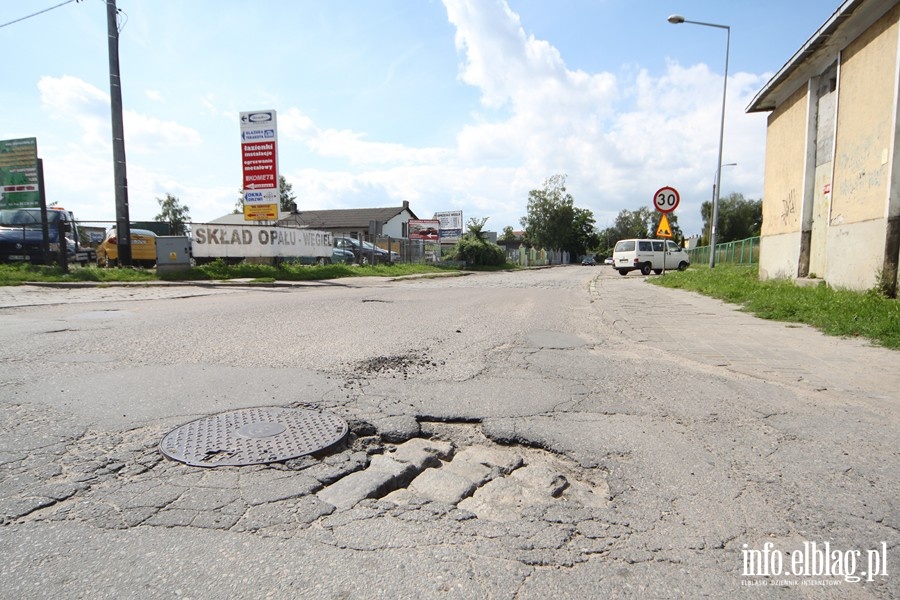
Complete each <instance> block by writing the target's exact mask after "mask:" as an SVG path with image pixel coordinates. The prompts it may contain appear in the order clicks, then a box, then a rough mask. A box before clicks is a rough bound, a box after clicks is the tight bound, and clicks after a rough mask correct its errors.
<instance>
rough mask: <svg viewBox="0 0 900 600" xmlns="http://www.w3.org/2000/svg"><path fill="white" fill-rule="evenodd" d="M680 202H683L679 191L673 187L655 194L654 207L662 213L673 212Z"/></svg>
mask: <svg viewBox="0 0 900 600" xmlns="http://www.w3.org/2000/svg"><path fill="white" fill-rule="evenodd" d="M679 202H681V196H680V195H679V194H678V190H676V189H675V188H673V187H669V186H666V187H664V188H659V189H658V190H657V191H656V193H655V194H653V206H655V207H656V210H658V211H659V212H661V213H670V212H672V211H673V210H675V209H676V208H678V203H679Z"/></svg>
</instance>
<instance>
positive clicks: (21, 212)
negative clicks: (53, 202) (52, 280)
mask: <svg viewBox="0 0 900 600" xmlns="http://www.w3.org/2000/svg"><path fill="white" fill-rule="evenodd" d="M60 221H62V222H63V223H64V228H65V232H66V233H65V240H66V256H67V260H68V262H69V263H78V264H81V265H86V264H90V263H92V262H94V261H95V260H96V258H95V257H96V254H95V252H94V250H93V249H91V248H88V247H85V246H82V244H81V241H80V240H79V237H78V223H76V222H75V216H74V215H73V214H72V212H71V211H68V210H65V209H62V208H57V207H53V208H48V209H47V234H48V238H49V243H50V258H51V260H56V259H58V257H59V224H60ZM44 260H45V259H44V232H43V227H42V224H41V209H40V208H8V209H3V210H0V263H7V262H30V263H32V264H36V265H38V264H44Z"/></svg>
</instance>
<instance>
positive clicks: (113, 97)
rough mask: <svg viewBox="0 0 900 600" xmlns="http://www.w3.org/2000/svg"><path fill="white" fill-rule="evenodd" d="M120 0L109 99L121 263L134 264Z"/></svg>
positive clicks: (112, 1)
mask: <svg viewBox="0 0 900 600" xmlns="http://www.w3.org/2000/svg"><path fill="white" fill-rule="evenodd" d="M118 12H119V10H118V9H117V8H116V0H106V29H107V33H108V36H109V100H110V108H111V112H112V144H113V179H114V180H115V186H116V239H117V246H118V250H119V264H120V265H122V266H123V267H130V266H131V220H130V217H129V216H128V178H127V177H126V175H125V126H124V125H123V121H122V81H121V78H120V77H119V24H118V19H117V16H118Z"/></svg>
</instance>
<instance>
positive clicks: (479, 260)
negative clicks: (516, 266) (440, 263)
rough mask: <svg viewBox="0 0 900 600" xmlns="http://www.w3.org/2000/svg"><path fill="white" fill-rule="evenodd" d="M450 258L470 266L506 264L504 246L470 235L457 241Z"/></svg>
mask: <svg viewBox="0 0 900 600" xmlns="http://www.w3.org/2000/svg"><path fill="white" fill-rule="evenodd" d="M448 258H449V259H450V260H458V261H462V262H465V263H466V266H468V267H499V266H502V265H504V264H506V252H504V250H503V248H501V247H500V246H498V245H496V244H492V243H490V242H486V241H482V240H479V239H478V238H476V237H474V236H469V235H465V236H463V237H462V239H460V240H459V241H458V242H456V245H455V246H454V247H453V249H452V250H451V251H450V253H449V255H448Z"/></svg>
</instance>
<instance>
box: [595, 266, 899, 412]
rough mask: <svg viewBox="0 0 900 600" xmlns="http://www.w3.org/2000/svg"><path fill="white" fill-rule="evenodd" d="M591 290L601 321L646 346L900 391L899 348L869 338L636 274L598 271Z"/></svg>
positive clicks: (861, 390) (890, 395)
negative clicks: (764, 314) (754, 310)
mask: <svg viewBox="0 0 900 600" xmlns="http://www.w3.org/2000/svg"><path fill="white" fill-rule="evenodd" d="M591 295H592V298H593V299H594V300H595V305H596V306H598V307H599V310H600V314H601V316H602V318H603V320H604V322H605V323H606V324H608V325H610V326H611V327H613V328H614V329H615V330H616V331H617V332H619V333H620V334H622V335H623V336H625V337H626V338H627V339H629V340H631V341H633V342H635V343H636V344H638V345H640V346H642V347H651V348H658V349H660V350H661V351H665V352H670V353H675V354H678V355H679V356H681V357H683V358H684V359H686V360H691V361H696V362H699V363H702V364H705V365H709V366H712V367H721V368H726V369H728V370H730V371H733V372H736V373H742V374H745V375H749V376H752V377H757V378H760V379H763V380H766V381H776V382H780V383H785V384H791V385H798V384H799V385H801V386H804V387H807V388H809V389H811V390H815V391H824V390H832V391H836V392H853V393H856V394H861V395H863V396H869V397H872V398H880V399H890V400H895V399H896V398H897V397H898V394H900V352H897V351H895V350H890V349H886V348H879V347H876V346H873V345H872V344H871V343H870V342H868V341H867V340H864V339H858V338H841V337H834V336H827V335H825V334H823V333H821V332H820V331H818V330H816V329H814V328H812V327H809V326H807V325H801V324H797V323H784V322H779V321H768V320H765V319H760V318H758V317H755V316H753V315H751V314H750V313H746V312H742V311H741V310H740V307H739V306H738V305H735V304H727V303H725V302H722V301H720V300H716V299H713V298H709V297H706V296H702V295H700V294H697V293H694V292H688V291H684V290H674V289H670V288H663V287H659V286H656V285H650V284H649V283H648V282H647V280H646V279H645V278H643V277H637V276H633V277H620V276H617V277H615V278H612V277H604V276H601V277H598V278H596V279H594V281H593V282H592V285H591ZM610 297H615V301H614V302H610V301H609V300H608V298H610Z"/></svg>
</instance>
